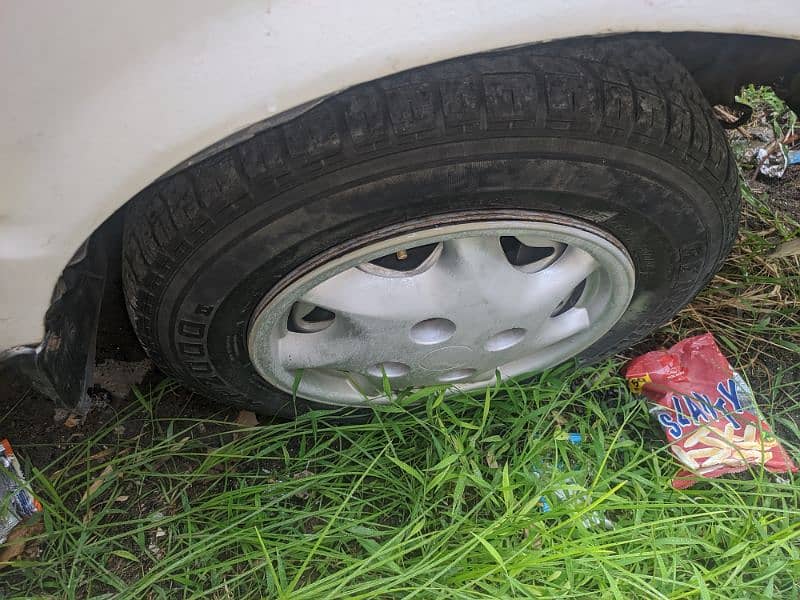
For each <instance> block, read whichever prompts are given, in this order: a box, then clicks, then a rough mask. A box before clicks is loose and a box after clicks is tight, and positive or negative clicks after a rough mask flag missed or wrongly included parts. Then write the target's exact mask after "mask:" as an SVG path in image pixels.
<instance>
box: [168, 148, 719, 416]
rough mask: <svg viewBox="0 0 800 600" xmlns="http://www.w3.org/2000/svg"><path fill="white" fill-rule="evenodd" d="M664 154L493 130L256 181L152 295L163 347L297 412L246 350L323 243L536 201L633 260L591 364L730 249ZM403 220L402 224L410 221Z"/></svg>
mask: <svg viewBox="0 0 800 600" xmlns="http://www.w3.org/2000/svg"><path fill="white" fill-rule="evenodd" d="M710 187H711V186H708V185H707V186H704V185H703V182H702V181H701V180H700V179H699V178H698V177H697V176H696V174H693V173H686V172H684V171H682V170H680V169H678V168H676V167H675V166H673V165H672V164H670V163H668V162H667V161H665V160H663V159H662V158H659V157H655V156H652V155H649V154H647V153H644V152H642V151H639V150H634V149H630V148H625V147H620V146H616V145H612V144H608V143H604V142H597V141H585V140H576V139H568V138H531V137H520V138H494V139H481V140H474V141H470V142H458V143H452V144H440V145H436V146H431V147H427V148H418V149H413V150H408V151H405V152H398V153H395V154H393V155H390V156H386V157H380V158H376V159H373V160H369V161H364V162H362V163H359V164H356V165H353V166H351V167H347V168H344V169H340V170H338V171H335V172H333V173H331V174H328V175H322V176H320V177H318V178H315V179H313V180H310V181H308V182H306V183H304V184H302V185H298V186H295V187H293V188H291V189H289V190H287V191H285V192H283V193H280V194H277V195H276V194H274V192H272V191H271V190H269V189H268V188H265V189H258V188H256V189H253V190H251V191H250V192H251V193H250V194H249V195H247V196H243V197H242V198H241V199H240V202H239V213H240V214H238V215H236V216H235V217H231V218H230V220H229V222H227V223H224V224H222V225H221V226H220V227H218V228H217V229H216V230H214V231H211V232H209V233H208V234H207V237H206V239H205V240H204V241H203V242H202V243H200V244H197V245H196V246H195V247H194V250H193V252H191V253H190V254H188V255H187V256H185V257H182V260H181V262H180V263H179V264H175V265H173V266H172V268H171V269H168V272H170V273H171V276H170V277H169V280H168V281H166V282H164V283H163V285H162V287H161V294H160V297H159V298H158V301H157V302H155V303H154V307H153V312H154V314H153V321H154V323H155V326H156V327H155V334H156V337H157V341H158V346H159V348H160V349H161V353H162V359H163V360H164V361H165V362H167V363H168V364H169V365H170V366H172V367H173V369H174V370H175V371H176V373H177V374H179V376H180V377H181V378H183V379H185V380H189V381H190V382H192V383H193V384H194V385H195V386H197V387H198V388H199V389H202V390H203V392H204V393H205V394H206V395H209V396H210V397H212V398H219V399H221V400H225V401H227V402H229V403H233V404H240V405H242V404H246V405H249V406H251V407H253V408H255V409H257V410H261V411H263V412H269V413H273V414H280V415H285V416H291V415H293V414H296V413H297V412H301V411H304V410H306V409H308V408H316V407H318V405H316V404H315V403H312V402H308V401H305V400H302V399H300V398H292V397H291V396H290V395H288V394H285V393H283V392H281V391H279V390H277V389H275V388H273V387H272V386H270V385H269V384H268V383H267V382H265V381H264V380H263V379H261V377H260V376H259V375H258V373H257V372H256V371H255V369H254V368H253V365H252V364H251V362H250V360H249V357H248V354H247V332H248V327H249V324H250V320H251V318H252V316H253V313H254V311H255V309H256V307H257V306H258V304H259V303H260V302H261V301H262V299H263V298H264V296H265V295H266V294H267V293H268V292H269V291H270V290H272V289H273V288H274V287H275V286H276V285H278V284H280V283H281V281H282V280H283V279H284V278H285V277H286V275H287V274H288V273H291V272H293V271H295V270H297V269H299V268H302V265H303V264H305V263H307V262H308V261H309V260H311V259H313V258H314V257H315V256H317V255H319V254H320V253H322V252H325V251H329V250H330V249H332V248H336V247H337V246H340V245H343V244H348V243H352V241H353V240H354V239H359V238H362V237H364V236H367V235H368V234H370V233H372V232H374V231H376V230H380V229H383V228H385V227H387V226H391V225H398V226H400V227H408V226H410V225H409V223H411V222H413V221H414V220H417V219H423V218H428V217H431V216H433V215H447V214H452V213H454V212H460V211H481V210H483V211H486V210H530V211H539V212H548V213H553V214H557V215H566V216H569V217H573V218H577V219H581V220H584V221H586V222H587V223H590V224H593V225H595V226H597V227H600V228H601V229H604V230H606V231H608V232H609V233H610V234H611V235H613V236H614V237H615V238H616V239H617V240H619V241H620V242H621V243H622V244H623V245H624V246H625V248H626V249H627V251H628V253H629V255H630V256H631V258H632V260H633V262H634V265H635V269H636V289H635V292H634V296H633V299H632V301H631V304H630V306H629V308H628V310H627V311H626V313H625V314H624V315H623V317H622V318H621V319H620V321H619V322H618V323H617V324H616V325H615V326H614V327H613V329H612V330H611V331H610V332H609V333H608V334H607V335H606V336H604V338H603V339H601V340H600V341H598V342H597V343H595V344H594V345H593V346H591V347H590V348H588V349H587V350H586V351H584V352H583V353H582V354H581V356H580V359H581V360H583V361H585V362H589V361H594V360H597V359H599V358H601V357H603V356H607V355H609V354H611V353H613V352H616V351H618V350H621V349H624V348H625V347H627V346H629V345H630V344H631V343H633V342H634V341H636V340H638V339H640V338H641V337H643V336H644V335H646V334H647V333H648V332H649V331H651V330H652V329H653V328H655V327H657V326H658V325H660V324H662V323H663V322H664V321H666V320H667V319H669V318H670V317H671V316H672V315H673V314H674V313H675V312H676V311H677V310H678V309H679V308H680V307H682V306H683V305H685V304H686V303H687V302H688V301H689V300H690V299H691V298H692V297H693V296H694V294H695V293H696V292H697V291H698V289H699V288H700V287H701V286H702V285H703V284H704V283H705V282H706V281H707V280H708V278H709V277H710V276H711V273H712V272H713V269H714V267H715V264H716V260H717V257H718V256H719V254H720V253H721V252H722V250H721V240H722V237H723V236H722V234H721V232H722V230H723V228H724V227H725V224H724V223H722V222H721V219H720V210H719V208H718V207H717V206H715V200H714V194H713V189H707V188H710ZM403 224H405V225H403Z"/></svg>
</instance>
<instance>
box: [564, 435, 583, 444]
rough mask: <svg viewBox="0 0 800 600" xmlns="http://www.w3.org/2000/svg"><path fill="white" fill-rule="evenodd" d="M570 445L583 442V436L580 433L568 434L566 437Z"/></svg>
mask: <svg viewBox="0 0 800 600" xmlns="http://www.w3.org/2000/svg"><path fill="white" fill-rule="evenodd" d="M567 439H568V440H569V442H570V444H580V443H581V442H582V441H583V436H582V435H581V434H580V433H570V434H568V435H567Z"/></svg>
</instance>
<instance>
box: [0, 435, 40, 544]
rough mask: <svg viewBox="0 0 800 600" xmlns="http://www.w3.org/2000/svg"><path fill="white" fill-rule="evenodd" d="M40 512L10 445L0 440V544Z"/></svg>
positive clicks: (6, 441) (4, 440)
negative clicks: (13, 530) (15, 528)
mask: <svg viewBox="0 0 800 600" xmlns="http://www.w3.org/2000/svg"><path fill="white" fill-rule="evenodd" d="M41 510H42V505H41V504H39V502H38V500H36V499H35V498H34V497H33V495H32V494H31V492H30V489H29V487H28V484H27V483H26V481H25V476H24V475H23V474H22V467H20V464H19V461H18V460H17V457H16V456H15V455H14V450H13V448H12V447H11V443H10V442H9V441H8V440H6V439H2V440H0V544H2V543H4V542H5V541H6V539H7V538H8V534H9V533H11V530H12V529H14V527H16V526H17V525H18V524H19V523H21V522H23V521H25V520H26V519H28V518H29V517H30V516H32V515H33V514H35V513H37V512H41Z"/></svg>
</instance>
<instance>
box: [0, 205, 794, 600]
mask: <svg viewBox="0 0 800 600" xmlns="http://www.w3.org/2000/svg"><path fill="white" fill-rule="evenodd" d="M745 192H746V193H745V200H746V210H745V213H744V215H743V225H744V227H743V230H742V232H741V234H740V238H739V243H738V245H737V248H736V250H735V252H734V253H733V255H732V256H731V257H730V259H729V260H728V262H727V263H726V265H725V267H724V269H723V271H722V272H721V273H720V274H719V275H718V276H717V277H716V278H715V280H714V282H713V283H712V285H711V286H709V287H708V288H707V289H706V290H705V291H704V292H703V293H701V295H700V296H699V297H698V299H697V300H696V301H695V302H694V303H693V305H692V306H691V307H689V308H688V309H687V310H685V311H683V312H682V313H681V314H680V315H679V316H678V317H676V319H675V320H673V322H672V323H670V324H668V325H667V326H666V327H664V328H663V329H662V330H661V331H659V332H658V333H657V334H655V336H654V338H653V339H651V340H650V342H648V343H649V344H650V345H653V344H658V343H670V342H673V341H676V340H677V339H679V338H681V337H684V336H686V335H690V334H693V333H699V332H701V331H704V330H711V331H713V332H714V333H715V334H716V335H717V336H718V339H719V340H720V342H721V345H722V346H723V349H724V350H725V351H726V353H727V354H728V355H729V356H730V357H731V359H732V362H733V363H734V365H735V366H737V367H739V368H741V369H742V370H743V372H744V373H745V375H749V376H750V378H751V380H752V381H753V383H754V387H755V389H756V392H757V393H758V397H759V399H760V402H761V405H762V407H763V408H764V410H765V412H766V413H767V414H768V418H769V420H770V421H771V422H772V423H773V424H775V425H776V426H777V427H778V430H779V432H780V433H781V434H782V437H783V438H784V444H785V445H786V446H787V448H788V449H789V451H790V453H791V454H792V455H794V456H795V457H797V456H798V451H799V450H800V448H798V442H800V429H799V428H798V424H797V422H796V419H797V416H798V414H800V389H798V388H800V386H799V385H798V383H797V382H798V380H799V379H800V376H799V375H798V374H799V373H800V364H798V363H800V358H798V357H799V356H800V352H798V351H800V317H798V302H799V300H798V299H799V298H800V262H798V257H797V256H793V257H785V258H779V259H770V258H769V257H768V254H769V253H770V252H771V251H772V250H773V249H774V248H775V246H776V245H777V244H779V243H780V242H781V241H784V240H787V239H791V238H793V237H796V236H798V235H799V234H800V226H799V225H798V224H797V223H795V222H793V221H791V220H790V219H787V218H785V216H782V215H777V214H775V213H774V212H773V211H772V210H771V209H770V207H769V205H768V203H767V202H766V201H765V198H763V197H755V196H753V195H752V194H751V193H749V191H748V190H745ZM636 351H637V350H634V351H632V352H636ZM624 359H625V357H617V358H616V359H613V360H609V361H607V362H606V363H604V364H602V365H596V366H593V367H585V368H576V367H575V366H573V365H565V366H562V367H559V368H558V369H555V370H551V371H549V372H547V373H544V374H541V375H539V376H537V377H536V378H535V379H534V380H533V381H531V382H529V383H526V384H524V385H522V384H513V383H509V384H501V385H498V386H495V387H493V388H491V389H489V390H487V392H486V393H485V394H476V395H473V396H467V395H455V396H448V397H444V395H443V394H442V392H441V390H428V391H424V392H419V393H416V394H414V395H411V396H406V397H404V398H401V399H399V400H398V401H397V403H396V404H394V405H391V406H387V407H381V408H378V409H376V414H375V417H374V419H373V420H372V421H371V422H370V423H367V424H338V425H337V424H332V423H330V422H328V420H327V419H326V416H325V414H323V413H312V414H309V415H305V416H303V417H301V418H299V419H298V420H297V421H295V422H291V423H287V422H274V423H266V424H264V425H262V426H260V427H254V428H246V429H242V428H238V427H236V426H235V425H233V424H231V423H230V422H226V421H225V420H223V416H224V417H225V418H228V419H230V414H231V413H230V412H229V411H228V412H225V411H222V412H221V413H220V418H219V419H217V420H215V419H209V418H206V419H203V420H197V419H186V418H180V417H169V418H166V417H163V416H160V415H163V414H166V413H170V414H174V413H175V411H170V410H166V411H165V410H163V409H164V408H165V406H167V405H169V404H170V403H178V402H181V403H185V402H186V399H185V392H184V391H182V390H180V389H179V388H177V386H175V385H174V384H172V383H169V382H166V383H164V384H162V385H161V386H159V387H157V388H156V389H152V390H148V391H146V392H143V393H139V392H137V394H136V402H133V403H131V404H130V405H129V406H128V407H127V408H126V409H125V411H124V412H123V413H121V414H120V415H119V418H118V419H117V420H116V421H115V422H112V423H109V424H108V425H106V426H105V427H103V428H102V429H100V430H98V431H96V432H95V433H94V434H93V435H92V436H91V437H90V438H88V439H79V440H77V441H75V442H73V443H70V444H69V445H67V447H66V448H65V449H64V453H63V455H62V456H61V457H60V458H59V459H58V460H57V461H56V462H54V463H53V464H51V465H47V466H42V468H41V469H40V470H38V471H34V473H33V474H32V475H33V476H32V480H33V487H34V488H35V489H36V490H37V491H38V493H39V495H40V497H41V499H42V502H43V504H44V505H45V511H44V514H43V523H44V527H45V530H44V533H42V534H41V542H40V548H41V555H40V556H38V557H37V558H34V559H25V560H18V561H17V563H16V564H15V565H14V567H13V569H8V568H7V569H6V571H4V572H3V574H2V577H4V579H0V598H21V597H25V598H27V597H53V598H85V597H108V598H112V597H113V598H137V599H138V598H170V599H172V598H201V597H202V598H261V597H266V598H292V599H304V598H308V599H315V600H316V599H327V598H401V597H402V598H407V597H416V598H487V599H495V598H582V597H586V598H626V599H627V598H725V599H726V600H730V599H734V598H797V597H798V595H799V592H798V590H799V589H800V514H798V506H800V486H798V481H797V478H796V477H792V476H787V477H786V478H778V477H776V476H773V475H770V474H766V473H764V472H762V471H759V470H756V471H753V472H752V473H748V474H745V476H741V477H728V478H721V479H716V480H710V481H707V482H703V483H701V484H698V485H697V486H695V487H694V488H692V489H690V490H687V491H683V492H680V491H675V490H673V489H671V488H670V485H669V481H670V478H671V477H672V475H673V474H674V472H675V471H676V470H677V468H678V465H677V463H676V462H675V461H674V460H673V459H672V458H671V457H670V455H669V454H668V452H667V450H666V449H665V447H664V442H663V438H662V434H661V432H660V431H659V430H658V428H657V426H656V425H655V423H654V422H653V421H652V420H651V418H650V417H649V415H648V412H647V406H646V404H645V402H644V401H643V400H642V399H641V398H640V397H634V396H632V395H631V394H630V393H629V392H628V390H627V388H626V386H625V384H624V381H623V380H621V379H620V377H619V373H620V368H621V366H622V364H623V361H624ZM120 426H122V427H123V428H124V431H123V430H122V429H120ZM565 432H580V433H581V434H582V435H583V437H584V442H583V443H582V444H579V445H574V444H570V443H569V442H568V441H566V440H564V439H563V437H564V435H563V434H564V433H565ZM20 450H21V451H22V453H23V454H24V448H20ZM554 465H555V466H554ZM537 473H538V475H537ZM558 489H562V490H569V491H571V492H574V495H573V497H572V498H573V499H572V501H568V502H562V501H559V500H558V499H557V498H556V496H555V495H554V491H555V490H558ZM84 495H86V497H85V498H84ZM543 496H544V497H545V498H547V499H548V502H549V504H550V505H551V506H552V510H551V511H550V512H546V513H545V512H542V510H541V507H540V505H539V503H540V499H541V498H542V497H543ZM596 511H600V512H602V514H604V515H605V516H606V517H608V518H609V519H611V520H613V522H614V527H613V529H605V528H602V527H589V528H587V527H586V526H585V525H584V521H585V520H586V519H587V517H588V516H590V515H592V514H593V513H595V512H596Z"/></svg>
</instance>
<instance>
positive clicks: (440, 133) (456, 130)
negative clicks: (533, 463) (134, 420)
mask: <svg viewBox="0 0 800 600" xmlns="http://www.w3.org/2000/svg"><path fill="white" fill-rule="evenodd" d="M738 209H739V196H738V186H737V170H736V166H735V163H734V162H733V160H732V157H731V154H730V152H729V149H728V146H727V143H726V140H725V137H724V135H723V133H722V130H721V129H720V127H719V126H718V125H717V123H716V122H715V121H714V119H713V118H712V116H711V111H710V108H709V106H708V105H707V103H706V102H705V100H704V99H703V97H702V95H701V93H700V91H699V90H698V89H697V87H696V85H695V84H694V83H693V81H692V80H691V78H690V77H689V75H688V74H687V73H686V71H685V70H684V69H683V68H682V67H681V66H680V65H679V64H678V63H677V62H676V61H675V60H674V59H673V58H672V57H671V56H670V55H669V54H668V53H667V52H666V51H664V50H663V49H661V48H659V47H657V46H652V45H647V44H645V43H644V42H641V41H637V40H635V39H627V40H615V41H594V42H592V41H581V42H573V43H556V44H549V45H545V46H537V47H532V48H523V49H515V50H511V51H505V52H500V53H496V54H491V55H482V56H475V57H467V58H459V59H457V60H452V61H448V62H445V63H441V64H436V65H432V66H428V67H424V68H420V69H417V70H414V71H410V72H407V73H402V74H398V75H393V76H391V77H387V78H385V79H382V80H379V81H376V82H371V83H367V84H364V85H360V86H358V87H355V88H353V89H350V90H348V91H346V92H344V93H342V94H339V95H337V96H335V97H332V98H329V99H327V100H325V101H324V102H322V103H320V104H319V105H317V106H316V107H314V108H313V109H312V110H310V111H309V112H307V113H305V114H303V115H300V116H298V117H296V118H294V119H293V120H291V121H289V122H287V123H284V124H282V125H280V126H278V127H274V128H272V129H268V130H266V131H263V132H261V133H258V134H257V135H254V136H253V137H252V138H250V139H248V140H246V141H244V142H242V143H240V144H238V145H236V146H235V147H232V148H230V149H227V150H224V151H222V152H220V153H218V154H217V155H215V156H213V157H212V158H209V159H206V160H204V161H203V162H201V163H199V164H195V165H193V166H191V167H189V168H188V169H186V170H185V171H183V172H180V173H178V174H175V175H173V176H171V177H169V178H166V179H163V180H161V181H158V182H156V183H155V184H153V185H152V186H151V187H149V188H148V189H146V190H145V191H143V192H142V193H141V194H140V195H139V196H138V197H137V198H135V199H134V200H133V201H132V202H131V205H130V208H129V211H128V214H127V217H126V224H125V232H124V240H123V281H124V287H125V293H126V298H127V303H128V309H129V313H130V316H131V319H132V321H133V325H134V328H135V329H136V331H137V334H138V336H139V339H140V340H141V342H142V345H143V346H144V348H145V350H146V351H147V352H148V353H149V354H150V356H151V357H152V359H153V360H154V361H155V362H156V364H158V365H159V366H160V367H161V368H162V369H163V370H164V371H166V372H168V373H170V374H173V375H174V376H175V377H177V378H179V379H180V380H182V381H184V382H185V383H186V384H187V385H190V386H192V387H194V388H195V389H197V390H198V391H200V392H201V393H202V394H204V395H206V396H208V397H209V398H212V399H216V400H220V401H224V402H228V403H231V404H234V405H237V406H242V407H248V408H250V409H252V410H255V411H258V412H261V413H269V414H278V415H284V416H292V415H294V414H297V413H298V412H300V411H304V410H308V409H310V408H319V407H332V406H353V405H355V406H363V405H365V404H368V403H370V402H379V401H385V399H386V396H385V395H384V384H385V383H388V385H390V386H391V387H392V388H393V389H397V390H399V389H404V388H408V387H416V386H426V385H451V386H455V387H458V388H459V389H466V390H469V389H473V388H478V387H481V386H484V385H486V383H487V382H490V381H492V380H494V378H495V372H496V371H498V370H499V372H500V375H501V377H504V378H505V377H514V376H517V375H520V374H524V373H528V372H532V371H536V370H540V369H544V368H547V367H549V366H553V365H556V364H559V363H561V362H563V361H565V360H567V359H569V358H571V357H578V359H579V360H580V361H583V362H590V361H594V360H598V359H599V358H602V357H605V356H608V355H610V354H613V353H615V352H617V351H620V350H623V349H625V348H626V347H628V346H630V345H631V344H632V343H634V342H635V341H637V340H638V339H640V338H642V337H643V336H644V335H646V334H647V333H648V332H650V331H651V330H653V329H654V328H655V327H657V326H658V325H660V324H662V323H663V322H665V321H666V320H668V319H669V318H670V317H671V316H672V315H673V314H674V313H675V312H677V311H678V310H679V309H680V308H681V307H682V306H684V305H685V304H686V303H687V302H689V301H690V300H691V298H692V297H693V296H694V295H695V293H696V292H697V291H698V290H699V289H700V288H701V287H702V286H703V285H704V284H705V283H706V282H708V280H709V279H710V278H711V276H712V275H713V273H714V272H715V271H716V269H717V268H718V266H719V264H720V262H721V260H722V259H723V258H724V256H725V255H726V254H727V252H728V250H729V249H730V247H731V245H732V242H733V239H734V236H735V233H736V224H737V221H738Z"/></svg>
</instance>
